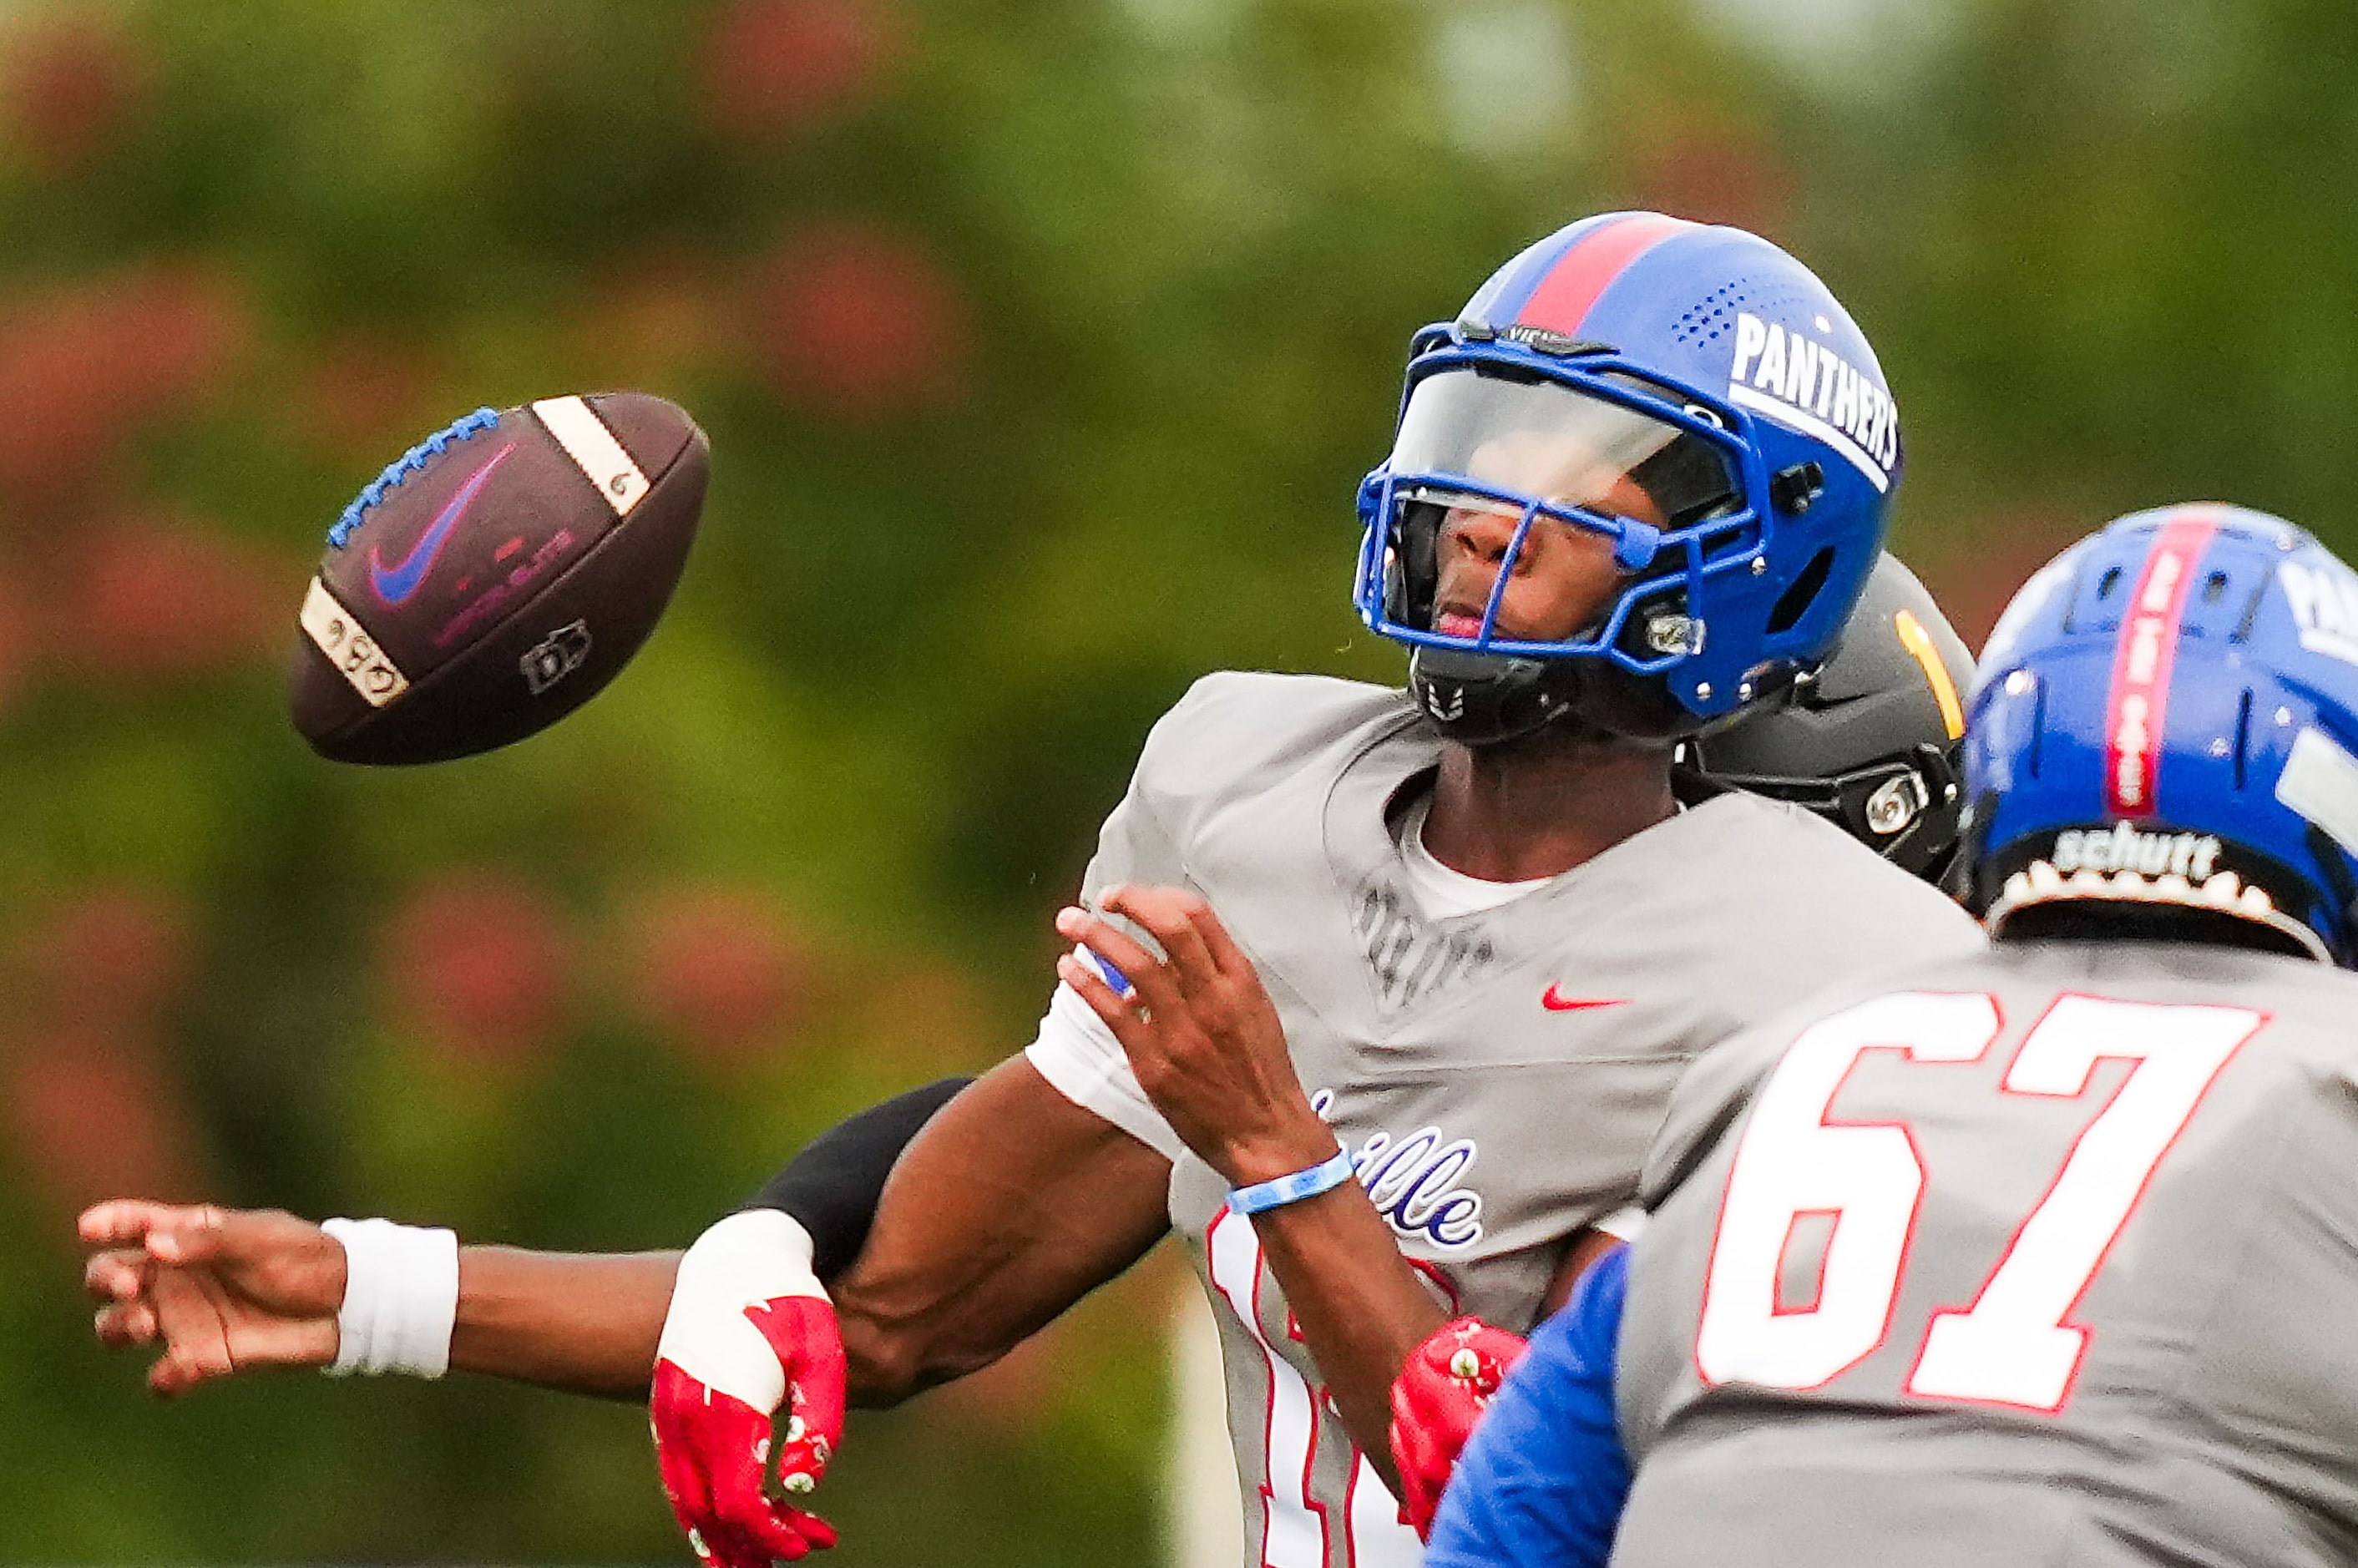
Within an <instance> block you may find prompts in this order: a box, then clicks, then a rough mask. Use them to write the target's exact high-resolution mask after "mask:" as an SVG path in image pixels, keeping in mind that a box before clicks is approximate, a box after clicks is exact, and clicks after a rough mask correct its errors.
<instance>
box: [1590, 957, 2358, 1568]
mask: <svg viewBox="0 0 2358 1568" xmlns="http://www.w3.org/2000/svg"><path fill="white" fill-rule="evenodd" d="M1905 986H1906V989H1904V990H1900V991H1896V992H1892V993H1891V994H1882V995H1870V994H1869V993H1868V992H1867V991H1866V989H1864V988H1862V989H1859V990H1858V991H1856V992H1854V993H1852V995H1853V997H1854V999H1857V998H1865V999H1866V1000H1853V1002H1852V1003H1851V1004H1849V1005H1843V1004H1841V1003H1840V1001H1839V1000H1837V1001H1836V1002H1834V1003H1833V1004H1829V1005H1826V1006H1823V1007H1814V1008H1812V1010H1811V1013H1812V1018H1814V1019H1815V1022H1811V1020H1810V1019H1801V1020H1795V1021H1792V1022H1790V1023H1789V1024H1779V1025H1771V1026H1767V1027H1764V1028H1763V1029H1762V1030H1760V1031H1758V1032H1757V1033H1750V1034H1747V1036H1745V1037H1744V1038H1742V1039H1740V1040H1738V1041H1735V1042H1731V1043H1730V1044H1728V1045H1726V1046H1725V1047H1723V1048H1722V1049H1721V1050H1719V1051H1717V1052H1714V1054H1712V1055H1710V1056H1709V1057H1707V1058H1706V1059H1705V1060H1704V1061H1703V1062H1702V1063H1700V1064H1698V1065H1697V1066H1696V1067H1695V1069H1694V1071H1693V1073H1692V1074H1690V1075H1689V1076H1688V1078H1687V1079H1686V1080H1685V1081H1684V1082H1683V1083H1682V1085H1681V1086H1680V1087H1679V1090H1678V1092H1677V1095H1676V1097H1675V1098H1674V1100H1673V1105H1672V1109H1671V1113H1670V1117H1669V1119H1668V1121H1667V1123H1666V1125H1665V1127H1664V1129H1663V1132H1662V1136H1661V1138H1660V1141H1659V1142H1658V1144H1657V1145H1656V1148H1655V1150H1654V1152H1652V1154H1651V1155H1650V1157H1649V1160H1648V1162H1647V1173H1646V1188H1647V1196H1648V1201H1649V1203H1650V1205H1652V1206H1655V1214H1654V1218H1653V1222H1652V1224H1651V1225H1650V1227H1649V1228H1648V1229H1647V1231H1646V1233H1645V1235H1644V1237H1643V1238H1641V1239H1640V1240H1639V1243H1638V1245H1637V1247H1636V1249H1635V1250H1634V1252H1633V1254H1632V1256H1631V1260H1630V1282H1629V1293H1628V1303H1627V1312H1626V1314H1625V1316H1624V1318H1623V1324H1622V1331H1621V1341H1620V1357H1619V1383H1618V1389H1617V1400H1618V1404H1619V1408H1620V1411H1621V1421H1622V1425H1623V1429H1624V1435H1625V1437H1626V1438H1627V1439H1628V1443H1629V1445H1630V1448H1631V1451H1632V1455H1633V1457H1634V1458H1635V1459H1636V1460H1637V1461H1638V1479H1637V1483H1636V1486H1635V1487H1634V1489H1633V1490H1632V1492H1631V1495H1630V1498H1629V1502H1628V1511H1627V1513H1626V1514H1625V1515H1624V1516H1623V1519H1622V1525H1621V1533H1620V1536H1619V1538H1618V1540H1617V1542H1616V1545H1615V1550H1614V1556H1613V1562H1614V1563H1616V1564H1617V1565H1619V1568H1671V1565H1673V1564H1675V1565H1678V1568H1688V1565H1690V1564H1693V1563H1712V1564H1714V1565H1715V1568H1745V1565H1747V1564H1759V1565H1762V1568H1767V1565H1768V1564H1776V1565H1778V1568H1785V1565H1788V1564H1791V1563H1816V1564H1824V1565H1826V1568H1866V1565H1868V1564H1876V1565H1878V1568H1879V1565H1882V1564H1887V1563H1908V1564H1914V1565H1920V1568H1949V1565H1952V1564H1953V1565H1956V1568H1963V1565H1965V1564H1974V1565H1976V1568H1981V1565H1985V1564H1990V1563H2037V1564H2041V1565H2043V1568H2129V1565H2132V1564H2136V1565H2147V1564H2158V1563H2217V1564H2222V1565H2224V1564H2231V1563H2232V1564H2239V1565H2240V1564H2252V1563H2270V1564H2287V1565H2289V1564H2310V1563H2315V1564H2325V1563H2350V1562H2353V1560H2358V977H2353V976H2351V975H2348V974H2345V973H2342V972H2341V971H2339V970H2334V969H2329V968H2324V967H2322V966H2320V965H2316V964H2311V963H2305V962H2300V961H2297V960H2293V959H2288V958H2277V957H2268V956H2265V955H2261V954H2255V953H2245V952H2240V951H2234V950H2230V949H2222V948H2212V947H2196V946H2175V945H2161V944H2129V943H2118V944H2104V945H2097V944H2092V943H2078V942H2042V943H2027V942H2026V943H2004V944H1999V945H1998V946H1996V947H1995V948H1993V949H1992V950H1990V951H1988V952H1986V953H1985V954H1983V955H1981V956H1979V957H1969V958H1966V959H1963V960H1962V961H1957V962H1952V963H1947V964H1942V965H1937V966H1933V967H1931V968H1926V969H1925V970H1923V971H1922V972H1920V973H1918V974H1914V975H1910V976H1908V977H1906V979H1905ZM1845 989H1846V990H1847V989H1848V988H1845Z"/></svg>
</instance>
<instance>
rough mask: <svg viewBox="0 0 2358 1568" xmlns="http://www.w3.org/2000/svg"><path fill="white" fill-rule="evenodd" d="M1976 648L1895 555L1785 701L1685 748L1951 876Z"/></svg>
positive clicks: (1713, 774) (1694, 760) (1751, 785)
mask: <svg viewBox="0 0 2358 1568" xmlns="http://www.w3.org/2000/svg"><path fill="white" fill-rule="evenodd" d="M1973 679H1974V660H1973V655H1972V654H1970V653H1969V652H1967V650H1966V648H1965V644H1964V640H1963V638H1961V637H1959V636H1958V635H1957V633H1956V631H1955V629H1954V628H1952V626H1951V625H1950V624H1949V620H1948V617H1947V616H1945V615H1943V614H1942V613H1941V607H1940V606H1939V605H1937V604H1934V603H1933V602H1932V596H1931V594H1929V593H1927V592H1925V591H1924V585H1923V584H1922V583H1920V582H1918V581H1917V580H1916V574H1915V573H1913V572H1911V571H1909V569H1908V568H1906V567H1904V566H1902V565H1900V563H1899V561H1898V558H1897V557H1893V556H1890V555H1886V556H1884V557H1883V558H1882V559H1881V560H1879V561H1877V563H1876V566H1875V570H1874V572H1873V574H1872V575H1871V576H1870V577H1869V578H1868V579H1867V584H1866V593H1865V595H1864V596H1862V597H1861V598H1860V600H1859V601H1858V608H1857V609H1855V610H1854V611H1851V615H1850V619H1849V621H1848V622H1844V627H1843V635H1842V642H1841V643H1840V644H1839V645H1838V646H1837V647H1836V648H1835V650H1834V654H1833V657H1832V658H1830V659H1828V660H1827V661H1826V662H1825V664H1824V665H1823V666H1822V667H1820V669H1819V670H1818V671H1817V673H1816V674H1815V675H1814V676H1806V677H1803V678H1802V679H1801V680H1798V681H1796V682H1795V683H1794V685H1793V687H1792V689H1791V691H1790V694H1788V696H1787V697H1785V698H1784V699H1782V700H1781V701H1778V702H1776V703H1775V704H1774V705H1773V706H1770V707H1768V708H1754V709H1751V710H1749V711H1747V712H1745V713H1743V714H1740V715H1738V716H1737V717H1736V719H1733V720H1731V721H1729V722H1728V723H1727V724H1725V725H1723V726H1721V727H1720V728H1718V729H1715V730H1707V731H1705V732H1704V734H1702V735H1700V736H1697V737H1696V738H1695V739H1693V740H1692V741H1686V742H1685V743H1683V744H1682V746H1681V747H1680V753H1679V755H1680V761H1681V762H1682V763H1683V764H1684V765H1685V766H1686V767H1687V768H1689V769H1691V770H1693V772H1694V773H1698V774H1700V775H1702V776H1703V777H1704V778H1705V779H1708V780H1710V781H1712V782H1713V783H1714V784H1722V785H1727V786H1731V787H1734V788H1736V789H1741V790H1747V791H1750V792H1751V793H1753V794H1755V795H1768V796H1770V797H1771V798H1773V799H1777V800H1786V801H1790V802H1792V803H1793V804H1795V805H1796V806H1804V807H1806V808H1808V809H1809V810H1811V811H1813V812H1816V813H1817V814H1818V815H1819V816H1823V817H1824V818H1825V819H1826V820H1827V821H1829V822H1832V823H1833V824H1834V825H1835V826H1836V827H1840V828H1842V829H1843V830H1844V832H1846V833H1848V834H1850V835H1851V837H1853V838H1856V839H1857V840H1858V841H1859V842H1860V843H1862V844H1865V845H1866V847H1867V848H1868V849H1873V850H1875V851H1876V852H1877V854H1879V855H1881V856H1883V858H1884V859H1886V860H1889V861H1891V862H1892V863H1893V864H1894V865H1897V866H1898V867H1899V868H1900V869H1901V870H1903V871H1909V872H1912V873H1914V874H1915V875H1917V876H1920V877H1922V878H1924V879H1925V880H1926V881H1936V882H1937V881H1941V880H1942V878H1943V877H1944V876H1945V875H1946V874H1947V872H1948V871H1949V870H1950V868H1951V866H1952V863H1953V862H1954V860H1955V859H1956V851H1957V835H1958V827H1959V820H1958V819H1959V817H1960V816H1962V814H1963V805H1964V802H1963V794H1962V792H1961V791H1960V790H1959V788H1958V784H1957V757H1958V748H1959V744H1960V741H1961V740H1962V738H1963V734H1964V728H1965V725H1964V709H1963V694H1964V693H1965V692H1966V691H1969V690H1971V689H1972V687H1973Z"/></svg>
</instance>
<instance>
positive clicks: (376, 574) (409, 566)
mask: <svg viewBox="0 0 2358 1568" xmlns="http://www.w3.org/2000/svg"><path fill="white" fill-rule="evenodd" d="M514 450H515V443H514V441H511V442H509V443H508V444H507V445H506V446H504V447H502V448H501V449H499V450H498V451H496V452H493V453H492V460H491V461H489V462H487V463H485V464H484V465H483V466H482V467H481V468H479V469H477V470H475V471H474V472H473V473H472V474H471V475H470V476H469V477H468V480H467V482H466V483H464V484H462V485H460V487H459V493H458V494H456V495H454V496H452V497H451V498H450V504H449V505H448V506H445V507H444V508H443V509H442V514H441V515H440V516H438V517H437V518H435V519H434V524H433V526H432V527H430V528H428V529H427V530H426V533H425V535H424V536H423V537H421V538H420V539H419V540H418V541H417V543H416V544H415V545H412V546H410V547H409V554H408V555H407V556H406V557H404V558H403V560H402V563H401V564H400V565H399V566H397V567H395V568H391V569H390V570H388V569H386V568H385V565H384V562H383V561H381V560H379V559H377V555H376V546H373V545H372V546H369V587H371V588H373V589H375V590H376V596H377V598H378V599H380V600H383V601H384V602H385V603H387V604H406V603H408V602H409V596H410V595H412V594H414V593H416V591H417V585H418V584H420V583H422V582H424V581H425V580H426V574H427V572H428V571H430V570H432V569H433V567H434V557H437V556H438V555H440V554H441V553H442V546H444V545H446V544H448V543H449V540H450V535H451V533H452V531H453V530H455V529H456V528H457V527H458V526H459V518H460V514H463V513H464V512H465V511H466V510H467V503H469V502H471V501H473V500H474V499H475V495H476V493H477V492H479V491H481V489H482V488H483V482H484V481H486V480H488V479H490V478H491V477H492V470H493V469H495V468H497V467H499V466H500V460H501V459H503V458H504V457H506V456H507V455H508V454H509V453H510V452H513V451H514Z"/></svg>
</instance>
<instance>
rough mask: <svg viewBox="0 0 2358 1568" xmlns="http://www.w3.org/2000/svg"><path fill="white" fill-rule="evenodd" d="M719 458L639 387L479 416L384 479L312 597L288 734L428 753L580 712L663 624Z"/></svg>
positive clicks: (347, 512)
mask: <svg viewBox="0 0 2358 1568" xmlns="http://www.w3.org/2000/svg"><path fill="white" fill-rule="evenodd" d="M710 467H711V460H710V448H709V447H708V444H707V442H706V441H705V438H704V432H703V431H701V430H699V429H698V428H697V427H696V421H695V420H693V419H691V418H689V417H688V416H687V412H686V410H684V409H682V408H680V407H679V406H676V405H675V404H671V403H666V402H665V401H664V400H663V399H662V398H660V397H652V396H649V395H646V394H644V393H637V392H609V393H597V394H592V395H589V396H585V397H552V398H546V399H543V400H542V401H540V402H538V403H535V404H532V405H530V406H526V407H522V408H510V409H508V410H506V411H505V412H503V413H496V412H494V411H492V409H489V408H484V409H479V410H477V411H476V412H475V413H472V414H470V415H468V416H466V417H465V418H463V419H460V420H459V421H458V422H457V423H455V424H453V425H451V426H449V427H448V428H446V429H443V430H439V431H437V432H436V433H435V434H434V435H432V436H430V437H428V438H427V439H425V440H424V441H421V442H420V443H418V444H417V445H416V446H415V447H413V448H411V449H409V450H408V451H407V452H406V453H404V454H403V455H402V457H401V458H400V459H399V460H396V461H395V463H394V464H393V466H391V467H390V468H388V469H386V470H384V473H383V474H381V475H379V476H378V477H377V478H376V480H375V481H373V482H372V483H371V484H370V485H369V487H368V488H367V489H366V490H363V491H362V492H361V493H360V495H359V496H358V498H356V499H355V500H354V501H353V502H352V504H351V505H350V506H348V507H346V508H345V509H344V514H343V515H342V517H341V518H339V519H338V520H337V523H336V525H335V526H334V527H333V528H332V529H330V531H329V534H328V552H327V554H326V555H324V556H322V557H320V560H319V575H318V576H317V577H315V578H313V579H311V585H310V588H309V589H308V591H307V592H306V593H305V595H304V599H303V607H302V611H301V613H300V616H299V623H300V626H301V633H300V635H299V636H298V637H297V646H296V650H295V668H294V672H293V678H292V681H291V689H290V692H289V696H290V698H291V701H292V705H293V708H294V716H295V728H296V729H297V730H300V731H302V734H303V738H304V739H305V740H306V741H309V742H310V743H311V748H312V750H314V751H316V752H319V754H320V755H321V756H323V757H332V758H334V759H335V760H336V761H338V762H441V761H444V760H446V759H449V758H451V757H464V756H470V755H472V754H473V753H475V752H488V751H490V750H491V749H492V748H493V747H494V746H504V745H506V744H507V743H508V742H510V741H520V740H522V739H524V738H525V736H527V735H530V734H532V733H534V732H535V731H536V730H543V729H546V727H547V726H548V725H550V724H552V723H555V722H556V721H557V719H561V718H563V717H564V716H565V715H566V714H568V713H570V712H572V711H573V710H574V709H575V708H579V707H580V706H581V705H582V704H583V703H584V702H587V701H588V700H589V699H590V697H594V696H596V695H597V693H598V692H599V691H600V689H601V688H602V687H604V686H605V685H606V683H607V682H609V681H611V680H612V679H613V678H614V676H616V675H617V674H618V673H620V672H621V670H622V666H623V665H625V664H627V663H629V662H630V658H631V655H632V654H635V653H636V652H638V650H639V645H640V644H641V643H644V642H645V641H646V638H647V633H650V632H652V631H654V624H655V622H656V620H657V619H658V618H659V617H660V616H661V615H662V614H663V610H664V606H665V603H667V602H668V601H669V600H670V599H671V592H672V589H673V587H674V586H675V585H676V584H677V582H678V581H679V574H680V568H682V567H683V566H684V565H685V564H686V563H687V547H688V545H689V544H690V542H691V541H693V540H694V539H695V537H696V524H697V518H698V515H699V514H701V513H702V512H703V510H704V487H705V481H706V480H707V478H708V475H709V472H710Z"/></svg>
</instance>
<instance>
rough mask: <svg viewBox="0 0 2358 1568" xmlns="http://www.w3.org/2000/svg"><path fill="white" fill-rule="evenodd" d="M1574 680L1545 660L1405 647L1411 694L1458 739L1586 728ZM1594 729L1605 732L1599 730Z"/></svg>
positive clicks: (1492, 740)
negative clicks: (1575, 708) (1578, 714)
mask: <svg viewBox="0 0 2358 1568" xmlns="http://www.w3.org/2000/svg"><path fill="white" fill-rule="evenodd" d="M1551 677H1553V678H1551ZM1576 684H1577V683H1575V682H1569V681H1566V680H1564V679H1563V678H1562V677H1561V675H1560V674H1559V672H1558V671H1557V670H1556V669H1555V667H1554V665H1553V663H1552V661H1547V660H1541V659H1515V658H1502V657H1500V656H1498V654H1466V653H1460V652H1458V651H1456V650H1455V649H1450V648H1428V647H1416V648H1412V649H1411V650H1410V651H1409V656H1408V685H1409V691H1410V693H1411V695H1412V696H1413V697H1415V698H1416V704H1417V706H1418V707H1419V708H1422V709H1423V710H1424V716H1425V717H1426V718H1427V719H1431V720H1433V724H1434V726H1435V727H1436V728H1438V729H1439V730H1440V731H1441V732H1442V734H1443V735H1444V736H1446V737H1447V738H1448V739H1450V740H1452V741H1457V742H1459V743H1460V744H1461V745H1466V746H1497V745H1501V744H1503V743H1505V742H1507V741H1519V740H1520V739H1522V738H1523V737H1524V736H1526V735H1531V734H1535V733H1537V732H1538V731H1539V730H1543V729H1545V728H1547V727H1548V726H1549V725H1551V724H1570V725H1574V726H1575V727H1576V728H1578V729H1580V730H1584V731H1585V730H1589V729H1590V728H1591V727H1590V726H1588V725H1585V724H1583V723H1581V721H1580V720H1579V719H1576V718H1574V716H1573V714H1572V711H1571V708H1572V699H1573V690H1574V686H1575V685H1576ZM1595 735H1596V738H1597V739H1599V740H1603V739H1606V732H1605V731H1604V730H1595Z"/></svg>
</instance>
